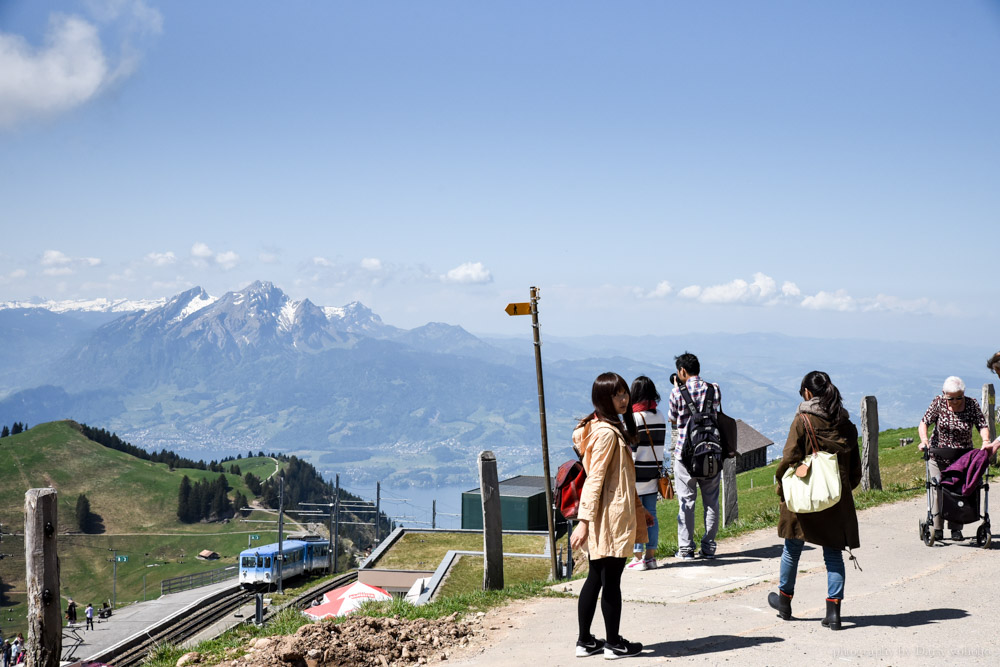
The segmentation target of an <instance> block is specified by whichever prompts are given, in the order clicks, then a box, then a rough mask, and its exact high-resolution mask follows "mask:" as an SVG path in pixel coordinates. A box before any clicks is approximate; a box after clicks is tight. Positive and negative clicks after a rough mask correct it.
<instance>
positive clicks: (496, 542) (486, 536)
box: [479, 451, 503, 591]
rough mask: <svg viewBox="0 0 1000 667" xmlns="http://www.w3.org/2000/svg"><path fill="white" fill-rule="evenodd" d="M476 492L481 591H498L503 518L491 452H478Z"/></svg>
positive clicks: (500, 577) (493, 457)
mask: <svg viewBox="0 0 1000 667" xmlns="http://www.w3.org/2000/svg"><path fill="white" fill-rule="evenodd" d="M479 494H480V497H481V498H482V501H483V590H484V591H498V590H500V589H502V588H503V517H502V516H501V511H500V481H499V480H498V479H497V457H496V456H495V455H494V454H493V452H489V451H486V452H480V453H479Z"/></svg>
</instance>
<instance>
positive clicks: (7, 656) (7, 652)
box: [3, 639, 11, 667]
mask: <svg viewBox="0 0 1000 667" xmlns="http://www.w3.org/2000/svg"><path fill="white" fill-rule="evenodd" d="M10 660H11V645H10V640H9V639H8V640H6V641H4V643H3V667H10V664H11V663H10Z"/></svg>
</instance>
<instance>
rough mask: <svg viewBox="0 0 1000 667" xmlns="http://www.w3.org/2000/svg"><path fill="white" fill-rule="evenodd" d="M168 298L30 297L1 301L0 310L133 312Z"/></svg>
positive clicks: (160, 304)
mask: <svg viewBox="0 0 1000 667" xmlns="http://www.w3.org/2000/svg"><path fill="white" fill-rule="evenodd" d="M166 302H167V299H165V298H163V299H138V300H135V299H106V298H104V297H100V298H97V299H75V300H74V299H71V300H65V301H55V300H52V299H45V300H43V299H30V300H28V301H6V302H3V303H0V310H12V309H15V308H41V309H43V310H48V311H51V312H53V313H68V312H73V311H83V312H91V313H131V312H135V311H138V310H152V309H154V308H159V307H161V306H162V305H163V304H165V303H166Z"/></svg>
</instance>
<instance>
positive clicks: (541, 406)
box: [504, 287, 559, 581]
mask: <svg viewBox="0 0 1000 667" xmlns="http://www.w3.org/2000/svg"><path fill="white" fill-rule="evenodd" d="M540 292H541V290H539V289H538V288H537V287H532V288H531V301H530V302H527V303H508V304H507V307H506V308H504V311H505V312H506V313H507V314H508V315H510V316H512V317H513V316H515V315H531V329H532V332H533V334H534V339H535V375H536V376H537V377H538V421H539V424H540V426H541V429H542V467H543V469H544V471H545V505H546V506H547V507H548V510H549V511H548V512H546V517H547V518H548V521H549V556H550V558H551V561H552V580H553V581H555V580H556V579H558V578H559V572H558V571H557V570H558V568H557V567H556V528H555V517H554V516H553V513H554V512H555V506H554V505H553V504H552V476H551V475H550V473H549V431H548V427H547V426H546V424H545V385H544V384H543V383H542V341H541V337H540V336H539V334H538V300H539V299H540V298H541V297H540V296H539V293H540Z"/></svg>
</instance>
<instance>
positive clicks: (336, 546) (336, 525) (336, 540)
mask: <svg viewBox="0 0 1000 667" xmlns="http://www.w3.org/2000/svg"><path fill="white" fill-rule="evenodd" d="M333 503H334V505H336V507H335V508H334V510H333V572H334V574H336V573H337V567H338V565H337V561H338V560H339V559H340V553H339V552H340V475H337V497H336V498H334V499H333Z"/></svg>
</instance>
